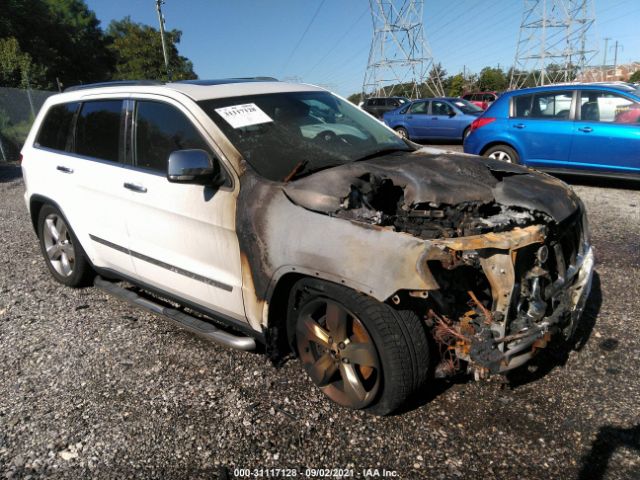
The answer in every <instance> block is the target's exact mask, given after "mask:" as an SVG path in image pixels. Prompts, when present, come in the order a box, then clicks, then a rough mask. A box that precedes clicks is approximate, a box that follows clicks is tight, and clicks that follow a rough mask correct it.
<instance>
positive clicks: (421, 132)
mask: <svg viewBox="0 0 640 480" xmlns="http://www.w3.org/2000/svg"><path fill="white" fill-rule="evenodd" d="M428 114H429V102H428V101H426V100H421V101H418V102H414V103H412V104H411V107H409V110H408V111H407V115H406V117H405V118H406V120H407V129H408V130H409V136H410V137H411V138H419V137H426V136H427V134H426V132H427V131H428V127H429V115H428Z"/></svg>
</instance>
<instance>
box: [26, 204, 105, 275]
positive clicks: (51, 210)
mask: <svg viewBox="0 0 640 480" xmlns="http://www.w3.org/2000/svg"><path fill="white" fill-rule="evenodd" d="M37 225H38V238H39V240H40V250H41V251H42V255H43V256H44V259H45V261H46V263H47V267H48V268H49V271H50V272H51V275H53V278H55V279H56V280H57V281H58V282H60V283H62V284H64V285H67V286H68V287H84V286H87V285H90V284H91V280H93V277H94V276H95V273H94V272H93V269H92V268H91V265H90V264H89V261H88V260H87V256H86V254H85V252H84V250H83V249H82V246H81V245H80V242H79V241H78V238H77V237H76V236H75V234H74V233H73V230H71V227H70V226H69V223H68V222H67V219H66V218H64V216H63V215H62V213H61V212H60V210H58V209H57V208H56V207H54V206H53V205H44V206H43V207H42V208H41V209H40V212H39V214H38V224H37Z"/></svg>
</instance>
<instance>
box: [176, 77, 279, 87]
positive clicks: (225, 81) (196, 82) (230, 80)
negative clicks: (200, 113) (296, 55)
mask: <svg viewBox="0 0 640 480" xmlns="http://www.w3.org/2000/svg"><path fill="white" fill-rule="evenodd" d="M277 81H278V79H277V78H274V77H238V78H219V79H210V80H206V79H203V80H200V79H198V80H176V81H175V82H173V83H187V84H189V85H202V86H207V85H225V84H228V83H245V82H277Z"/></svg>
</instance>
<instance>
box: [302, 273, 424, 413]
mask: <svg viewBox="0 0 640 480" xmlns="http://www.w3.org/2000/svg"><path fill="white" fill-rule="evenodd" d="M305 287H310V288H311V289H312V290H316V291H320V292H322V294H323V296H326V297H329V298H332V299H334V300H336V301H338V302H341V303H343V304H344V305H345V306H346V307H347V308H349V309H350V310H351V311H353V312H354V313H356V314H357V315H358V317H359V318H360V320H361V321H362V322H363V323H364V325H365V327H366V328H367V330H368V332H369V334H370V335H371V337H372V338H373V340H374V342H375V344H376V347H377V349H378V353H379V355H380V357H381V362H382V363H383V364H384V365H383V377H382V378H383V385H382V389H381V392H380V394H379V395H378V398H377V399H376V401H374V403H373V404H371V405H369V406H368V407H367V408H366V410H367V411H368V412H370V413H373V414H375V415H387V414H389V413H392V412H394V411H395V410H397V409H398V408H399V407H400V406H401V405H402V404H403V403H404V402H405V401H406V400H407V399H408V398H409V397H411V395H412V394H413V393H414V392H416V391H417V390H418V389H419V388H421V387H422V386H423V385H424V384H425V382H426V381H427V377H428V374H429V344H428V339H427V334H426V331H425V327H424V325H423V324H422V322H421V321H420V318H419V317H418V315H417V314H416V313H415V312H413V311H411V310H395V309H394V308H392V307H391V306H389V305H387V304H385V303H381V302H379V301H377V300H375V299H374V298H372V297H369V296H367V295H365V294H362V293H359V292H356V291H354V290H351V289H348V288H346V287H344V286H341V285H337V284H332V283H330V282H325V281H322V280H317V279H313V278H305V279H302V280H300V281H299V282H298V284H296V286H295V287H294V289H293V291H295V290H296V289H298V290H300V289H304V288H305ZM311 296H313V297H317V296H318V295H314V294H311ZM305 297H307V298H305ZM308 299H310V298H308V295H306V294H305V295H303V296H302V297H301V303H304V302H305V300H308ZM383 357H384V359H383ZM385 359H386V360H385Z"/></svg>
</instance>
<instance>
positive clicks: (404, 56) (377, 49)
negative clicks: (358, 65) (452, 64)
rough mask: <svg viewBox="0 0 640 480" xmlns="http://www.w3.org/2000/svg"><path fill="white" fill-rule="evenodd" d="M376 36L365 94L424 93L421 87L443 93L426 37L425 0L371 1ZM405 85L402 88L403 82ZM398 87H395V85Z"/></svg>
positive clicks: (363, 87)
mask: <svg viewBox="0 0 640 480" xmlns="http://www.w3.org/2000/svg"><path fill="white" fill-rule="evenodd" d="M369 5H370V7H371V18H372V20H373V39H372V40H371V50H370V51H369V63H368V65H367V71H366V73H365V76H364V82H363V84H362V93H363V95H364V96H365V97H366V96H370V95H376V96H385V97H386V96H391V95H394V94H407V93H408V94H409V96H410V97H411V98H419V97H420V96H421V90H420V86H421V84H422V83H424V84H426V88H427V90H428V91H429V93H431V94H432V95H434V96H443V95H444V92H443V88H442V81H441V79H440V75H439V73H440V72H439V69H438V68H433V67H436V65H435V63H434V61H433V57H432V56H431V50H430V49H429V46H428V45H427V42H426V40H425V38H424V27H423V20H422V19H423V15H424V0H369ZM401 84H403V85H404V87H406V88H402V91H400V88H401V87H400V85H401ZM394 87H395V88H394Z"/></svg>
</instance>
